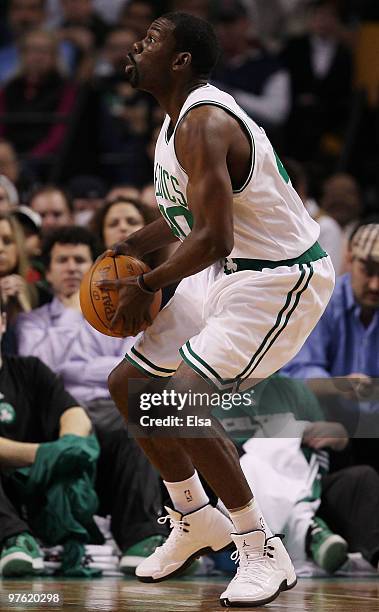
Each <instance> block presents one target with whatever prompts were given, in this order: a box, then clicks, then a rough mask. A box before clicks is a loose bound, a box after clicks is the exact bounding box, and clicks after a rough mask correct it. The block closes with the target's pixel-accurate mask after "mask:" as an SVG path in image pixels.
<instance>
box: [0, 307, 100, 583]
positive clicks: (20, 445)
mask: <svg viewBox="0 0 379 612" xmlns="http://www.w3.org/2000/svg"><path fill="white" fill-rule="evenodd" d="M4 329H5V322H4V318H3V321H2V324H1V335H2V334H3V332H4ZM0 380H1V387H2V394H3V398H4V400H5V402H4V403H2V404H1V407H0V410H1V417H2V418H1V419H0V436H1V437H0V466H1V468H2V469H3V468H7V470H8V471H9V469H13V470H14V469H15V468H22V467H27V466H33V465H37V463H38V464H39V465H40V466H41V461H43V459H42V458H41V454H42V455H44V454H45V453H46V451H47V450H48V449H49V450H50V453H51V454H52V453H53V448H52V445H51V444H49V443H51V442H52V441H53V440H56V439H57V438H58V437H61V438H62V440H64V436H66V440H67V436H68V435H69V436H70V439H71V440H72V439H73V438H75V439H77V440H78V441H79V440H80V439H81V438H82V437H85V436H87V435H88V434H89V433H90V430H91V423H90V421H89V419H88V417H87V416H86V414H85V412H84V410H83V409H82V408H80V407H79V406H78V405H77V402H76V401H75V400H74V399H73V398H72V397H71V396H70V395H69V394H68V393H67V392H66V391H65V390H64V388H63V385H62V383H61V382H60V380H59V378H58V377H57V376H55V375H54V374H53V372H51V370H49V368H48V367H47V366H45V365H44V364H42V363H41V362H40V361H39V359H35V358H31V357H7V356H4V355H3V356H2V359H1V369H0ZM47 444H49V446H47ZM67 484H68V483H67ZM88 484H89V483H88ZM39 499H40V501H39V504H40V512H41V513H42V512H43V511H44V510H45V507H44V503H43V501H42V498H41V496H39ZM24 502H26V499H24ZM45 503H46V502H45ZM0 515H1V521H0V546H1V549H2V551H1V560H0V572H1V573H2V575H3V576H17V575H18V576H20V575H24V574H33V573H41V571H43V568H44V566H43V559H42V555H41V552H40V549H39V546H38V544H37V542H36V540H35V538H34V537H33V535H32V529H31V526H30V525H29V524H28V522H27V520H25V518H23V517H22V515H21V512H20V507H19V504H18V503H17V502H16V500H15V494H14V492H13V491H12V487H11V484H10V477H9V476H8V477H7V476H6V472H5V471H1V475H0ZM44 516H45V515H44ZM62 518H63V517H62Z"/></svg>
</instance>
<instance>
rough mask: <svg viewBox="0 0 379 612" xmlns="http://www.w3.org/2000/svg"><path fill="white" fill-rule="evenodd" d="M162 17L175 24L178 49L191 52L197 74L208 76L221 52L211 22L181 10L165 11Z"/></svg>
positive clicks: (198, 75) (193, 66)
mask: <svg viewBox="0 0 379 612" xmlns="http://www.w3.org/2000/svg"><path fill="white" fill-rule="evenodd" d="M161 19H167V21H171V23H173V24H174V26H175V29H174V31H173V34H174V37H175V40H176V51H179V52H185V51H187V52H188V53H191V56H192V68H193V71H194V73H195V75H196V76H197V77H199V78H200V77H201V78H208V77H209V76H210V74H211V72H212V70H213V68H214V67H215V65H216V63H217V60H218V57H219V54H220V46H219V43H218V40H217V36H216V33H215V31H214V29H213V27H212V26H211V24H210V23H208V21H205V19H201V18H200V17H195V15H189V14H188V13H182V12H179V11H178V12H174V13H165V14H164V15H162V17H161Z"/></svg>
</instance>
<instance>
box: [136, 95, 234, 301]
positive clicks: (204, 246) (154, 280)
mask: <svg viewBox="0 0 379 612" xmlns="http://www.w3.org/2000/svg"><path fill="white" fill-rule="evenodd" d="M235 126H236V124H235V122H234V121H233V120H231V119H230V118H229V117H228V115H227V114H226V113H225V112H224V111H222V110H220V109H218V108H215V107H212V106H203V107H200V108H197V109H193V110H192V111H191V112H190V113H188V115H187V116H186V117H185V118H184V120H183V121H182V123H181V124H180V126H179V128H178V130H177V132H176V139H175V148H176V154H177V157H178V161H179V162H180V164H181V165H182V167H183V169H184V170H185V171H186V173H187V175H188V185H187V200H188V206H189V209H190V211H191V212H192V215H193V220H194V224H193V228H192V231H191V233H190V234H189V236H188V237H187V238H186V239H185V240H184V241H183V243H182V244H181V245H180V246H179V248H178V249H177V250H176V252H175V253H174V254H173V255H172V256H171V257H170V258H169V259H168V260H167V261H166V262H165V263H164V264H162V265H161V266H159V267H158V268H156V269H155V270H152V271H151V272H149V273H148V274H146V275H144V280H145V282H146V284H147V285H148V286H149V287H151V288H152V289H159V288H161V287H165V286H166V285H170V284H171V283H174V282H178V281H180V280H182V279H183V278H185V277H187V276H191V275H193V274H195V273H196V272H200V271H201V270H204V269H205V268H207V267H208V266H210V265H212V264H213V263H214V262H216V261H218V260H219V259H221V258H223V257H226V256H227V255H229V253H230V252H231V250H232V248H233V190H232V183H231V179H230V175H229V171H228V165H227V157H228V153H229V150H230V145H231V142H232V139H233V128H234V127H235Z"/></svg>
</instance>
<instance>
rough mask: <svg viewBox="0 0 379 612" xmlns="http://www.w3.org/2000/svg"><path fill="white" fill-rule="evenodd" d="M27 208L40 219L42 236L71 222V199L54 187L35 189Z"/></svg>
mask: <svg viewBox="0 0 379 612" xmlns="http://www.w3.org/2000/svg"><path fill="white" fill-rule="evenodd" d="M29 206H30V208H31V209H32V210H34V211H35V212H37V213H38V214H39V215H40V217H41V220H42V225H41V231H42V234H46V233H47V232H49V231H51V230H53V229H56V228H57V227H62V226H63V225H69V224H70V223H71V222H72V215H73V209H72V202H71V199H70V198H69V196H68V195H67V194H66V193H65V192H64V191H63V190H62V189H60V188H59V187H57V186H55V185H44V186H43V187H39V188H37V189H36V190H35V191H34V192H33V193H32V195H31V197H30V201H29Z"/></svg>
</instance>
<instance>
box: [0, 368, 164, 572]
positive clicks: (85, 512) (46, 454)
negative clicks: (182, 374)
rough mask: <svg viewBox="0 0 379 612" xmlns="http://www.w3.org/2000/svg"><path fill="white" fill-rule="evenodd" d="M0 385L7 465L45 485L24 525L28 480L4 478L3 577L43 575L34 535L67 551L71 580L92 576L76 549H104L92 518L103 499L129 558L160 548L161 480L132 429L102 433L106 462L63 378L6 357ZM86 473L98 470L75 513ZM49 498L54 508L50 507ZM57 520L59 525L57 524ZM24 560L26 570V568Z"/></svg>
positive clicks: (0, 447) (2, 461)
mask: <svg viewBox="0 0 379 612" xmlns="http://www.w3.org/2000/svg"><path fill="white" fill-rule="evenodd" d="M0 380H1V388H2V393H3V396H4V400H5V401H4V402H2V403H1V404H0V414H1V418H0V436H1V437H0V465H1V467H7V468H8V469H9V468H17V467H23V466H31V471H30V473H29V474H28V478H29V480H28V484H29V486H30V485H31V484H32V483H31V482H30V481H31V480H32V479H33V480H34V481H36V477H38V482H39V490H38V495H37V494H36V492H35V491H34V496H33V497H32V499H31V500H29V499H28V500H27V499H26V498H25V497H24V498H23V499H22V502H23V505H25V502H26V501H28V502H29V503H28V504H26V505H27V508H28V516H27V520H25V519H24V518H21V515H20V512H19V505H20V504H19V496H18V499H17V497H16V490H15V484H16V483H17V481H18V480H19V478H21V476H22V475H19V476H18V475H17V473H16V474H15V475H12V477H6V476H5V473H3V472H2V473H1V476H0V516H1V521H0V546H1V548H2V553H1V561H0V569H1V570H2V573H3V575H8V576H9V575H22V574H27V573H35V570H39V571H41V570H42V569H43V563H42V559H41V554H40V551H39V549H38V546H37V543H36V541H35V539H34V538H33V536H32V533H31V532H32V529H35V530H36V535H38V537H39V538H41V540H42V542H43V543H45V544H48V545H55V544H64V545H65V548H64V557H65V553H67V554H66V557H67V559H66V562H65V558H63V566H64V567H65V568H66V570H65V571H66V575H71V576H73V575H76V576H79V575H81V576H89V575H91V574H92V571H91V570H88V568H85V567H83V566H82V564H81V563H77V562H75V559H73V557H72V550H73V547H72V545H71V544H72V542H73V543H74V544H76V549H75V550H76V551H77V550H78V548H79V551H80V546H81V544H80V543H83V542H92V543H101V537H100V534H99V533H98V531H97V529H96V527H95V525H94V524H93V516H92V515H93V511H94V510H96V506H97V500H98V501H99V508H98V510H97V512H98V514H100V515H102V514H104V515H106V514H111V527H112V530H113V536H114V538H115V540H116V542H117V544H118V545H119V546H120V548H121V550H122V551H125V550H127V549H128V548H130V547H133V548H134V550H135V549H136V543H138V542H139V541H140V539H145V536H146V537H147V538H148V542H149V543H150V548H151V547H152V545H153V542H155V544H157V543H159V542H161V541H162V537H161V536H158V535H157V534H158V533H159V527H158V529H157V527H156V523H155V519H154V516H155V513H156V510H157V508H158V506H159V503H160V493H159V485H158V481H157V477H156V475H155V473H154V472H153V470H152V468H151V467H150V465H149V464H148V462H147V460H146V459H145V458H144V457H143V455H142V453H141V451H140V450H139V449H138V448H137V446H136V445H135V443H134V442H133V441H132V440H129V439H128V437H127V435H126V433H125V429H122V430H120V429H118V430H117V429H113V430H109V431H107V432H102V431H101V429H99V430H98V439H99V442H100V455H99V447H98V444H97V442H96V440H95V439H94V437H93V436H90V437H89V438H88V437H87V436H88V434H90V431H91V423H90V421H89V419H88V417H87V415H86V413H85V411H84V409H83V408H81V407H79V406H78V403H77V401H76V400H75V399H73V398H72V396H71V395H70V394H69V393H68V392H67V391H66V390H65V389H64V387H63V384H62V382H61V379H60V378H59V377H57V376H56V375H55V374H54V373H53V372H52V371H51V370H50V369H49V368H48V367H47V366H46V365H44V364H43V363H42V362H41V361H40V360H39V359H37V358H35V357H12V358H9V357H5V358H3V360H2V365H1V368H0ZM58 437H59V439H58ZM97 457H99V458H98V461H97V475H96V480H95V478H94V471H95V469H94V468H95V466H96V459H97ZM57 465H59V472H58V470H57V469H56V467H57ZM70 465H71V468H70ZM72 466H74V474H72V471H73V467H72ZM78 466H81V469H80V468H79V467H78ZM87 467H91V471H90V472H89V476H91V478H89V477H88V478H86V479H85V480H84V481H82V486H81V487H80V488H79V490H78V493H79V495H80V496H79V498H78V497H77V496H76V498H75V500H76V504H77V505H76V507H71V508H70V498H69V499H67V498H65V502H66V505H65V506H64V507H63V508H62V502H61V500H62V497H63V496H64V495H67V489H70V493H71V496H70V497H71V499H72V494H73V493H74V492H75V491H74V490H73V486H78V485H80V482H78V477H81V478H82V477H83V472H85V468H87ZM34 468H35V470H34ZM46 469H47V470H49V472H47V471H46ZM62 474H63V475H64V486H63V487H62V485H61V479H62ZM17 476H18V478H17ZM47 476H49V478H47ZM24 478H25V475H24ZM15 479H16V482H15ZM47 480H48V482H46V481H47ZM41 485H42V487H43V488H42V490H43V491H44V495H42V496H41ZM83 485H84V486H83ZM130 491H133V495H131V494H130ZM58 494H59V496H60V498H57V495H58ZM46 499H47V504H46V501H45V503H44V501H43V500H46ZM36 500H37V501H36ZM46 505H47V507H46ZM29 508H30V512H29ZM47 511H48V514H46V512H47ZM72 517H74V519H75V522H74V523H73V519H72ZM54 519H55V524H52V522H53V521H54ZM43 521H45V522H43ZM152 534H154V535H153V537H150V536H152ZM67 544H68V545H67ZM139 548H141V546H140V547H139ZM137 549H138V546H137ZM70 553H71V559H70ZM136 554H138V550H137V551H136ZM129 557H130V555H129ZM22 559H23V560H24V563H20V560H22ZM79 559H82V553H81V554H80V556H79ZM73 562H74V563H73ZM126 562H128V557H126ZM73 565H74V567H73Z"/></svg>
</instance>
